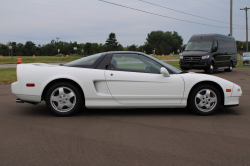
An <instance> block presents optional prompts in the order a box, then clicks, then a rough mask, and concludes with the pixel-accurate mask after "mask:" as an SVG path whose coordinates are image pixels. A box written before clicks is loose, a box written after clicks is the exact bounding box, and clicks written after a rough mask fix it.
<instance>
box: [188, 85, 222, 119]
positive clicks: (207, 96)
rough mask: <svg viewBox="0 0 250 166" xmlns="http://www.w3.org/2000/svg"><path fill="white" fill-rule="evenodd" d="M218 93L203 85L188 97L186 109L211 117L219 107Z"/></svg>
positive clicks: (212, 87)
mask: <svg viewBox="0 0 250 166" xmlns="http://www.w3.org/2000/svg"><path fill="white" fill-rule="evenodd" d="M220 103H221V96H220V93H219V91H218V90H217V89H216V88H215V87H214V86H211V85H208V84H203V85H200V86H197V87H195V88H194V89H193V90H192V91H191V93H190V95H189V97H188V107H189V108H190V109H191V111H193V112H194V113H196V114H199V115H211V114H213V113H215V112H216V111H217V110H218V108H219V107H220Z"/></svg>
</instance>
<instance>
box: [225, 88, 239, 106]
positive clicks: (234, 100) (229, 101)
mask: <svg viewBox="0 0 250 166" xmlns="http://www.w3.org/2000/svg"><path fill="white" fill-rule="evenodd" d="M226 93H227V92H226ZM241 95H242V90H241V87H240V86H238V85H236V84H234V85H233V88H232V92H231V96H225V101H224V106H237V105H239V103H240V96H241Z"/></svg>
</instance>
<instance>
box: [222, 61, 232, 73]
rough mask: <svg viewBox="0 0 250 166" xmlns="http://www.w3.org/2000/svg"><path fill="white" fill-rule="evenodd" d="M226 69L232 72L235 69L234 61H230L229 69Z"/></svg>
mask: <svg viewBox="0 0 250 166" xmlns="http://www.w3.org/2000/svg"><path fill="white" fill-rule="evenodd" d="M224 71H228V72H232V71H233V62H230V64H229V69H225V70H224Z"/></svg>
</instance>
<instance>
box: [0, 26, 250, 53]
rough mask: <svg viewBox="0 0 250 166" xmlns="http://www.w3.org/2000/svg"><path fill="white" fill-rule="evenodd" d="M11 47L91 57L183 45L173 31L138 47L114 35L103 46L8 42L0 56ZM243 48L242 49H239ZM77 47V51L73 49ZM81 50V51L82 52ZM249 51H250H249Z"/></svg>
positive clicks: (167, 50)
mask: <svg viewBox="0 0 250 166" xmlns="http://www.w3.org/2000/svg"><path fill="white" fill-rule="evenodd" d="M236 44H237V50H238V52H239V51H244V50H245V45H246V44H245V42H241V41H236ZM10 45H11V46H12V48H13V55H14V56H32V55H36V56H55V55H57V54H58V49H60V52H59V53H60V54H64V55H66V54H68V55H71V54H77V55H84V56H88V55H92V54H96V53H100V52H106V51H140V52H146V53H147V54H152V53H153V50H155V53H156V54H158V55H161V54H165V55H168V54H170V53H173V52H174V53H177V50H182V48H183V47H185V45H183V39H182V37H181V36H180V35H179V34H178V33H177V32H175V31H173V32H170V31H166V32H163V31H152V32H150V33H149V34H147V38H146V41H145V43H144V45H141V46H138V45H135V44H132V45H129V46H126V47H124V46H122V45H121V44H120V43H119V42H118V41H117V39H116V35H115V33H110V34H109V36H108V38H107V39H106V42H105V44H102V43H100V44H99V43H90V42H87V43H77V42H76V41H75V42H69V43H68V42H65V41H59V42H56V41H55V40H51V42H50V43H48V44H44V45H41V44H38V45H36V44H35V43H34V42H32V41H27V42H26V43H25V44H22V43H16V42H8V43H7V44H1V43H0V55H3V56H8V55H9V48H8V46H10ZM242 46H243V48H241V47H242ZM74 47H77V50H74V49H73V48H74ZM82 50H83V51H82ZM249 50H250V49H249Z"/></svg>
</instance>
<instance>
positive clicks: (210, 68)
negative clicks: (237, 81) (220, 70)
mask: <svg viewBox="0 0 250 166" xmlns="http://www.w3.org/2000/svg"><path fill="white" fill-rule="evenodd" d="M213 72H214V63H211V64H210V65H209V67H208V68H207V69H206V70H205V73H207V74H213Z"/></svg>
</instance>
